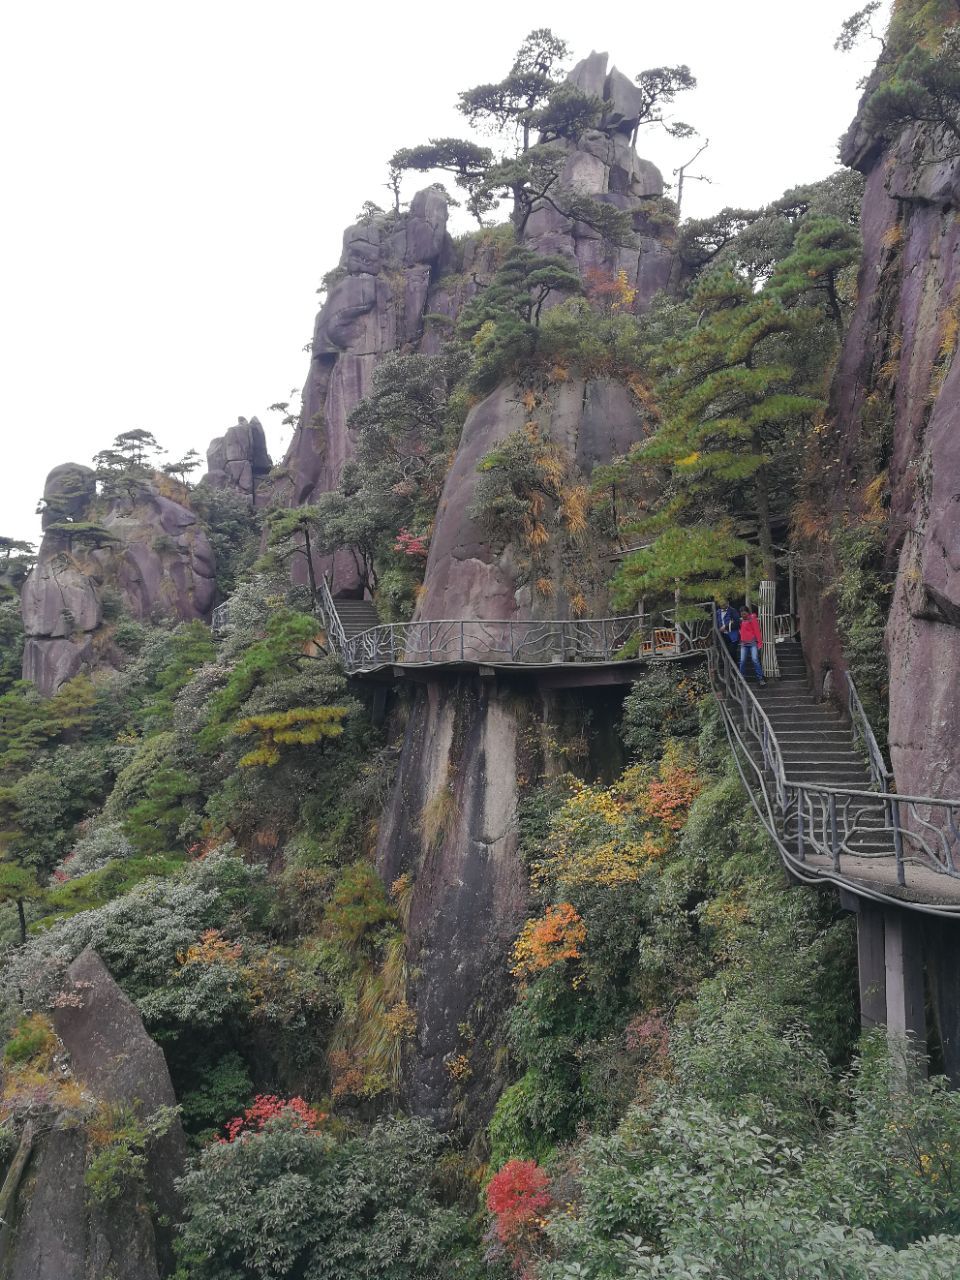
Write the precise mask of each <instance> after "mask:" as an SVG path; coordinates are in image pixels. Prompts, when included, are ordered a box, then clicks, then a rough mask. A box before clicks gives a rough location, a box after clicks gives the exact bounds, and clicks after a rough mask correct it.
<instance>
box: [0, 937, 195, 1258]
mask: <svg viewBox="0 0 960 1280" xmlns="http://www.w3.org/2000/svg"><path fill="white" fill-rule="evenodd" d="M65 991H66V994H67V997H68V1000H69V1002H68V1003H63V1004H61V1005H60V1006H59V1007H56V1008H54V1009H53V1011H52V1015H51V1016H52V1020H53V1024H54V1027H55V1028H56V1031H57V1034H58V1035H59V1036H60V1039H61V1040H62V1042H63V1045H64V1047H65V1049H66V1050H67V1052H68V1053H69V1055H70V1068H71V1070H72V1072H73V1074H74V1076H75V1077H76V1078H77V1082H78V1083H79V1084H80V1086H81V1088H82V1089H83V1090H84V1093H85V1094H86V1096H87V1097H90V1098H93V1099H95V1100H96V1102H97V1103H98V1104H104V1105H106V1106H115V1107H128V1108H131V1109H133V1110H135V1111H136V1112H137V1113H138V1114H139V1115H141V1116H144V1117H146V1116H149V1115H152V1114H153V1113H155V1112H156V1110H157V1109H158V1108H159V1107H173V1106H174V1105H175V1103H176V1099H175V1097H174V1092H173V1086H172V1084H171V1083H170V1075H169V1072H168V1071H167V1065H166V1062H165V1060H164V1057H163V1053H162V1052H161V1050H160V1048H159V1046H158V1045H156V1044H155V1043H154V1042H153V1040H151V1039H150V1037H149V1036H148V1035H147V1033H146V1031H145V1030H144V1026H143V1022H142V1021H141V1018H140V1015H139V1013H138V1012H137V1010H136V1008H135V1007H134V1005H133V1004H132V1003H131V1002H130V1001H129V1000H128V999H127V997H126V996H125V995H124V994H123V992H122V991H121V990H120V988H119V987H118V986H117V984H116V983H115V982H114V980H113V978H112V977H111V976H110V974H109V972H108V971H107V969H106V967H105V966H104V964H103V962H102V961H101V960H100V958H99V957H98V956H97V955H96V954H95V952H93V951H90V950H87V951H84V952H82V953H81V955H79V956H78V957H77V958H76V960H74V962H73V963H72V964H71V965H70V967H69V969H68V970H67V977H66V986H65ZM89 1154H90V1153H89V1151H88V1140H87V1132H86V1129H85V1127H84V1126H83V1125H82V1124H76V1123H71V1124H58V1125H57V1126H55V1127H54V1128H53V1129H52V1130H51V1131H49V1132H46V1133H43V1134H41V1135H40V1136H39V1137H38V1138H37V1140H36V1142H35V1147H34V1152H33V1154H32V1156H31V1160H30V1163H29V1164H28V1166H27V1171H26V1173H25V1176H24V1178H23V1180H22V1181H21V1183H20V1186H19V1189H18V1192H17V1207H16V1223H15V1230H14V1235H13V1244H12V1249H11V1253H10V1269H9V1273H8V1274H9V1276H10V1280H106V1278H107V1277H109V1278H110V1280H159V1278H160V1277H161V1276H167V1275H169V1274H171V1272H172V1270H173V1266H174V1257H173V1236H174V1230H175V1224H176V1223H177V1221H178V1220H179V1218H180V1216H181V1203H180V1198H179V1196H178V1194H177V1191H176V1187H175V1185H174V1180H175V1179H176V1178H177V1177H179V1176H180V1175H181V1174H182V1173H183V1171H184V1169H185V1165H186V1155H187V1148H186V1140H185V1138H184V1135H183V1129H182V1127H181V1125H180V1121H179V1118H175V1119H174V1121H173V1123H172V1125H171V1127H170V1128H169V1129H168V1131H167V1132H166V1134H165V1135H164V1136H163V1137H161V1138H158V1139H157V1140H156V1141H155V1143H154V1144H153V1145H152V1147H151V1148H150V1149H149V1150H148V1153H147V1172H146V1194H145V1196H144V1195H142V1194H141V1193H140V1191H139V1189H138V1188H137V1187H135V1186H133V1185H130V1186H127V1187H125V1188H123V1190H122V1191H121V1192H120V1194H119V1195H118V1196H117V1197H116V1198H114V1199H112V1200H110V1201H109V1202H108V1203H106V1204H100V1203H98V1202H97V1201H96V1199H94V1198H93V1197H92V1196H91V1195H90V1193H89V1191H88V1189H87V1187H86V1184H85V1180H84V1175H85V1171H86V1166H87V1162H88V1159H89Z"/></svg>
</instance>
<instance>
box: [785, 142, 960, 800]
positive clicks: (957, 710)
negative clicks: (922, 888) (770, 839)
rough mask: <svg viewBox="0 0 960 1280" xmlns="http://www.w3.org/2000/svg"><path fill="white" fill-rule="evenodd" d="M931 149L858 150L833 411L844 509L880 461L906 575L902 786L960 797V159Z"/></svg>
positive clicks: (894, 557)
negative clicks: (849, 296) (858, 241)
mask: <svg viewBox="0 0 960 1280" xmlns="http://www.w3.org/2000/svg"><path fill="white" fill-rule="evenodd" d="M929 148H930V139H929V137H928V136H927V135H926V134H925V133H924V132H923V131H922V130H920V129H919V128H918V127H916V126H914V127H910V128H908V129H906V130H905V131H904V132H903V134H902V135H901V136H900V138H899V139H898V140H897V141H896V142H895V143H894V144H893V145H891V146H887V147H885V148H884V147H883V146H880V145H878V144H877V143H876V140H874V139H871V138H870V137H869V136H867V135H866V134H865V133H864V131H863V129H862V127H861V126H860V125H859V124H858V123H857V122H855V124H854V125H853V126H852V127H851V129H850V131H849V132H848V134H847V136H846V139H845V153H844V158H845V159H846V160H847V161H848V162H853V163H855V164H856V165H857V167H860V168H862V169H863V171H864V172H865V173H866V176H867V183H866V190H865V194H864V201H863V216H862V230H863V238H864V256H863V261H862V265H861V270H860V278H859V292H858V303H857V307H856V311H855V314H854V317H853V321H852V324H851V327H850V330H849V333H848V334H847V338H846V340H845V342H844V346H843V350H842V353H841V358H840V362H839V366H838V370H837V375H836V379H835V382H834V386H833V392H832V397H831V405H830V410H831V418H832V420H833V422H834V424H835V433H836V434H835V437H834V439H835V440H836V442H837V448H838V450H839V457H838V459H837V461H838V466H837V468H836V471H835V473H834V474H835V480H834V484H833V488H832V498H831V501H832V504H833V509H834V510H835V511H842V510H844V509H845V508H846V507H848V506H849V503H850V501H851V499H850V497H849V495H850V494H851V493H853V494H857V493H861V492H862V490H863V488H864V487H865V482H866V481H868V480H869V479H870V476H871V474H872V471H871V468H872V467H873V468H875V467H876V462H875V459H876V458H877V456H878V454H879V455H880V456H881V464H880V465H881V466H883V465H886V466H887V467H888V484H889V493H890V509H889V532H888V539H887V557H888V563H889V564H890V566H891V568H894V567H895V570H896V581H895V587H894V594H893V602H892V607H891V610H890V615H889V621H888V625H887V635H886V640H887V651H888V655H889V665H890V732H889V740H890V751H891V759H892V763H893V767H894V772H895V774H896V779H897V788H898V790H899V791H901V792H903V793H905V794H914V795H917V794H921V795H923V794H926V795H944V796H960V742H958V738H957V728H956V727H957V724H960V501H958V492H960V423H958V413H957V405H958V403H960V362H958V361H957V359H956V356H955V351H956V346H957V324H958V312H957V308H958V299H960V219H958V216H957V206H958V201H960V160H958V159H956V158H954V159H953V160H951V161H942V160H941V161H934V162H931V155H930V150H929ZM891 375H892V377H891ZM891 383H892V386H891ZM885 441H887V442H888V443H885ZM833 452H834V450H833V449H831V453H833ZM854 501H855V500H854ZM822 587H823V583H822V582H820V583H817V584H816V589H815V590H811V589H810V587H809V586H808V589H807V590H806V591H805V593H804V596H803V601H802V603H803V614H802V618H801V621H802V625H803V634H804V642H805V647H806V648H807V651H808V654H809V655H810V656H811V658H812V663H813V666H814V669H815V673H816V674H818V675H821V676H822V674H823V672H824V670H825V669H827V668H828V667H833V668H834V669H839V670H842V668H843V657H842V652H841V646H840V641H839V638H838V636H837V632H836V625H835V622H834V620H833V616H832V610H831V607H830V605H829V602H824V600H823V593H822ZM836 683H839V682H836Z"/></svg>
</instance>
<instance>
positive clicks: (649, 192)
mask: <svg viewBox="0 0 960 1280" xmlns="http://www.w3.org/2000/svg"><path fill="white" fill-rule="evenodd" d="M569 81H570V83H572V84H574V85H575V86H576V87H577V88H578V89H580V90H581V91H582V92H583V93H586V94H589V95H590V96H591V97H595V98H600V99H602V101H603V102H604V105H605V109H604V113H603V116H602V118H601V120H600V125H599V128H597V129H588V130H586V131H585V132H584V133H583V134H582V136H581V137H580V138H579V139H577V141H576V142H574V141H572V140H564V141H563V142H560V143H556V142H555V143H552V144H551V145H552V146H562V148H563V149H564V151H565V152H566V153H567V154H566V160H565V162H564V167H563V172H562V174H561V178H560V185H561V186H562V187H564V188H566V189H567V190H576V191H579V192H581V193H582V194H584V195H589V196H592V197H593V199H594V200H597V201H599V202H600V203H602V204H612V205H614V206H616V208H618V209H621V210H624V211H626V212H628V213H630V214H631V216H632V221H633V229H634V232H635V235H636V241H637V243H636V245H635V246H634V247H630V248H619V247H613V246H610V245H608V244H605V243H604V242H603V241H602V240H601V239H600V237H599V235H598V234H597V232H596V231H594V230H593V229H592V228H591V227H588V226H587V225H586V224H584V223H582V222H575V221H573V220H572V219H570V218H565V217H563V215H562V214H560V213H559V212H558V211H557V210H556V209H554V208H553V207H551V206H550V205H548V204H545V203H544V204H542V205H541V206H540V207H539V208H536V209H534V211H533V213H531V215H530V218H529V220H528V222H527V226H526V228H525V231H524V242H525V243H526V244H528V245H529V246H530V248H532V249H536V250H537V251H538V252H539V253H544V254H552V253H559V254H563V255H564V256H565V257H572V258H576V260H577V263H578V265H579V267H580V270H581V271H587V270H590V269H599V270H603V271H607V272H614V273H615V272H618V271H623V272H624V273H625V274H626V278H627V281H628V282H629V284H630V285H631V287H632V288H635V289H636V290H637V293H638V298H637V304H638V306H639V307H640V309H645V308H646V307H647V306H648V305H649V303H650V300H651V299H652V298H653V295H654V294H655V293H657V292H658V290H660V289H663V288H666V286H667V283H668V281H669V279H670V272H671V269H672V267H673V261H674V259H673V253H672V251H671V247H670V243H669V238H667V237H665V230H664V224H663V223H662V222H660V221H659V220H658V217H657V214H658V213H660V212H661V210H660V209H659V207H658V202H659V200H660V197H662V196H663V177H662V175H661V173H660V171H659V169H657V167H656V165H653V164H651V163H650V161H649V160H643V159H641V158H640V156H638V155H637V152H636V150H635V148H634V145H633V135H634V133H635V131H636V128H637V124H638V121H639V115H640V111H641V106H642V103H641V95H640V90H639V89H638V87H637V86H636V85H635V84H633V83H632V81H630V80H629V79H628V78H627V77H626V76H625V75H623V73H622V72H620V71H618V70H617V68H616V67H613V68H612V69H611V70H610V71H609V72H608V71H607V54H605V53H591V54H590V56H589V57H588V58H584V59H583V61H582V62H578V63H577V65H576V66H575V67H574V69H573V70H572V71H571V73H570V76H569Z"/></svg>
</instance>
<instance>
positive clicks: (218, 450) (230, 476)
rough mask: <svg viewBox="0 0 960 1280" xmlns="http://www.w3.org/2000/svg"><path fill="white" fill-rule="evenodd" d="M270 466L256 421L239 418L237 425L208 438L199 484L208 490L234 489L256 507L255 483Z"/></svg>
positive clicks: (265, 443) (256, 488) (265, 442)
mask: <svg viewBox="0 0 960 1280" xmlns="http://www.w3.org/2000/svg"><path fill="white" fill-rule="evenodd" d="M272 466H273V462H272V461H271V459H270V454H269V453H268V452H267V441H266V437H265V436H264V434H263V427H262V426H261V425H260V422H259V420H258V419H257V418H251V419H250V421H249V422H248V421H247V419H246V418H240V419H239V420H238V422H237V424H236V426H233V427H230V429H229V430H228V431H227V432H226V433H225V434H224V435H222V436H217V437H216V438H215V439H213V440H211V441H210V446H209V448H208V449H207V473H206V475H205V476H204V477H203V479H202V481H201V484H205V485H206V486H207V487H208V488H210V489H234V490H236V491H237V492H238V493H240V494H242V495H243V497H245V498H248V499H249V500H250V502H251V503H252V504H253V505H254V506H256V505H257V498H258V496H259V495H258V482H259V481H260V480H261V479H262V478H263V477H264V476H265V475H267V474H268V472H269V471H270V469H271V467H272Z"/></svg>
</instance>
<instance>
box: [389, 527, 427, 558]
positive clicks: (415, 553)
mask: <svg viewBox="0 0 960 1280" xmlns="http://www.w3.org/2000/svg"><path fill="white" fill-rule="evenodd" d="M393 549H394V551H399V552H400V554H401V555H404V556H409V557H410V559H411V560H426V558H427V551H428V546H427V540H426V538H425V537H424V536H423V534H420V533H411V532H410V530H409V529H401V530H400V532H399V533H398V534H397V537H396V541H395V542H394V544H393Z"/></svg>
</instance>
